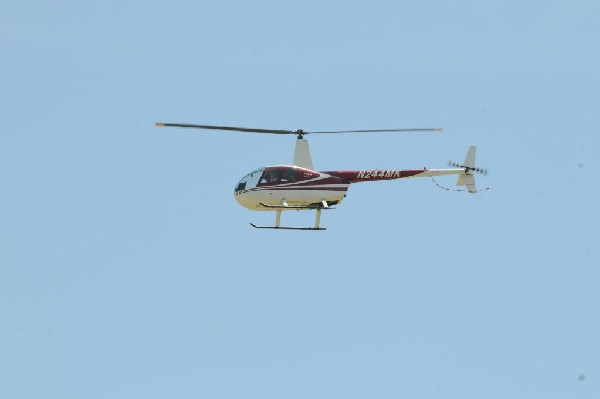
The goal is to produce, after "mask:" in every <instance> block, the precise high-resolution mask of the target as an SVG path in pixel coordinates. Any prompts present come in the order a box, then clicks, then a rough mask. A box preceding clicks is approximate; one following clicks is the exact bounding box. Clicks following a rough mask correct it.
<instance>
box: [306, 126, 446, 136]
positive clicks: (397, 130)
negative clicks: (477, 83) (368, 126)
mask: <svg viewBox="0 0 600 399" xmlns="http://www.w3.org/2000/svg"><path fill="white" fill-rule="evenodd" d="M442 130H443V129H442V128H441V127H436V128H415V129H375V130H339V131H329V132H306V133H319V134H327V133H377V132H441V131H442Z"/></svg>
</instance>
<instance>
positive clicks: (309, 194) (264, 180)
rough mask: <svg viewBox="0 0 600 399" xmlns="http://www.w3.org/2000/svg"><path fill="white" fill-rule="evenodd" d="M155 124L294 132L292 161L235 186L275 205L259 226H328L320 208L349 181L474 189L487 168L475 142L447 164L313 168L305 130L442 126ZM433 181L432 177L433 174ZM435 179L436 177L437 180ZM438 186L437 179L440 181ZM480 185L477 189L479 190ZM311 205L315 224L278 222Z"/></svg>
mask: <svg viewBox="0 0 600 399" xmlns="http://www.w3.org/2000/svg"><path fill="white" fill-rule="evenodd" d="M155 125H156V126H166V127H182V128H195V129H208V130H226V131H237V132H246V133H263V134H279V135H295V136H296V145H295V149H294V158H293V162H292V164H291V165H273V166H264V167H261V168H258V169H256V170H254V171H252V172H250V173H248V174H247V175H245V176H244V177H243V178H242V179H241V180H240V181H239V182H238V183H237V185H236V186H235V188H234V196H235V199H236V200H237V202H238V203H239V204H240V205H241V206H243V207H245V208H247V209H250V210H253V211H272V212H273V211H274V212H275V224H274V225H273V226H259V225H256V224H254V223H250V225H251V226H252V227H254V228H257V229H282V230H326V228H324V227H321V211H323V210H330V209H335V208H334V207H333V206H334V205H338V204H340V203H341V202H342V201H343V199H344V198H346V193H347V191H348V188H349V187H350V185H351V184H354V183H360V182H369V181H380V180H395V179H403V178H416V177H430V178H432V179H433V177H434V176H446V175H458V181H457V182H456V185H457V186H465V187H466V190H452V189H448V188H445V187H442V186H440V187H441V188H444V189H446V190H450V191H467V192H469V193H471V194H477V192H478V190H477V186H476V184H475V176H474V173H481V174H484V175H485V174H487V171H486V170H485V169H481V168H477V167H475V155H476V151H477V148H476V146H470V147H469V149H468V151H467V155H466V156H465V159H464V161H463V163H462V164H459V163H456V162H449V166H451V168H448V169H427V168H423V169H408V170H406V169H388V170H337V171H316V170H314V167H313V163H312V158H311V156H310V149H309V145H308V141H307V140H306V139H304V136H305V135H307V134H338V133H376V132H441V131H442V129H441V128H413V129H376V130H340V131H314V132H312V131H311V132H307V131H304V130H302V129H298V130H280V129H254V128H245V127H232V126H214V125H194V124H184V123H164V122H157V123H156V124H155ZM434 182H435V180H434ZM436 184H437V183H436ZM438 186H439V184H438ZM480 191H481V190H480ZM292 210H295V211H300V210H314V211H315V212H316V214H315V224H314V226H313V227H291V226H282V225H281V214H282V212H283V211H292Z"/></svg>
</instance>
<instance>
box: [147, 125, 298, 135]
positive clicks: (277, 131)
mask: <svg viewBox="0 0 600 399" xmlns="http://www.w3.org/2000/svg"><path fill="white" fill-rule="evenodd" d="M156 126H170V127H191V128H196V129H211V130H234V131H236V132H249V133H271V134H297V133H296V132H295V131H293V130H278V129H252V128H247V127H232V126H212V125H190V124H185V123H163V122H156Z"/></svg>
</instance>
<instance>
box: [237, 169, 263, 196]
mask: <svg viewBox="0 0 600 399" xmlns="http://www.w3.org/2000/svg"><path fill="white" fill-rule="evenodd" d="M264 171H265V168H260V169H256V170H255V171H254V172H251V173H248V174H247V175H246V176H244V177H243V178H242V180H240V182H239V183H238V184H237V186H236V187H235V192H236V193H237V192H238V191H242V190H249V189H251V188H254V187H256V185H257V184H258V180H259V179H260V177H261V176H262V174H263V172H264Z"/></svg>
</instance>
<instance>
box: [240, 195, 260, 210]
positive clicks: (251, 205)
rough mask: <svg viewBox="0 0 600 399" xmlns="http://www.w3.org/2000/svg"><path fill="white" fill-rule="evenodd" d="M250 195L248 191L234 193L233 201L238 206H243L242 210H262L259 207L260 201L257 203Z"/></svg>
mask: <svg viewBox="0 0 600 399" xmlns="http://www.w3.org/2000/svg"><path fill="white" fill-rule="evenodd" d="M252 197H253V195H252V193H250V192H248V191H236V192H235V200H236V201H237V203H238V204H240V205H241V206H243V207H244V208H247V209H250V210H253V211H256V210H263V209H262V208H263V207H262V206H261V205H260V201H257V200H256V199H255V198H252Z"/></svg>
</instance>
